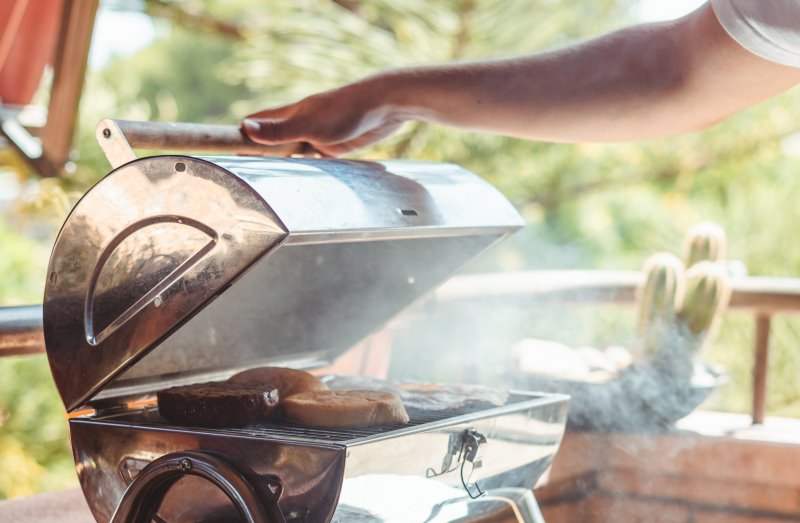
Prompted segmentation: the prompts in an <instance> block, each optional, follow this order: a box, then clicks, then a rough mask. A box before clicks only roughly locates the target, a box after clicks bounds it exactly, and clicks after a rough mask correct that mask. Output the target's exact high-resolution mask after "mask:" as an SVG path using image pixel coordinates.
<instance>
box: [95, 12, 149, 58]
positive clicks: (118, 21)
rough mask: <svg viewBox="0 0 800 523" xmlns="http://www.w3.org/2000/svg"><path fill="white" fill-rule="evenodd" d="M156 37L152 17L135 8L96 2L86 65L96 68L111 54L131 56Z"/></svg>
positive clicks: (110, 56) (111, 55)
mask: <svg viewBox="0 0 800 523" xmlns="http://www.w3.org/2000/svg"><path fill="white" fill-rule="evenodd" d="M155 36H156V28H155V25H154V24H153V20H152V19H151V18H150V17H149V16H147V15H146V14H144V13H143V12H142V11H141V10H139V11H128V10H122V9H114V8H113V7H108V6H106V5H105V4H101V5H100V9H99V10H98V12H97V19H96V20H95V22H94V34H93V35H92V47H91V51H90V52H89V66H90V67H92V68H98V67H102V66H103V65H105V64H106V63H107V62H108V61H109V60H110V59H111V58H112V57H113V56H115V55H131V54H133V53H135V52H136V51H138V50H139V49H141V48H142V47H144V46H146V45H147V44H148V43H150V42H151V41H152V40H153V38H155Z"/></svg>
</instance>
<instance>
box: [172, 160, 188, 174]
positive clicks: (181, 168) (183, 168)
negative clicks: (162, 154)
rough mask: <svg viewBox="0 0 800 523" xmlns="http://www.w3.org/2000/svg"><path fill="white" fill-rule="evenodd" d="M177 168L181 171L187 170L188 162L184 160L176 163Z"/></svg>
mask: <svg viewBox="0 0 800 523" xmlns="http://www.w3.org/2000/svg"><path fill="white" fill-rule="evenodd" d="M175 170H176V171H178V172H179V173H182V172H183V171H185V170H186V164H185V163H183V162H178V163H176V164H175Z"/></svg>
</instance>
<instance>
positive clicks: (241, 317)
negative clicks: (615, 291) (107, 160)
mask: <svg viewBox="0 0 800 523" xmlns="http://www.w3.org/2000/svg"><path fill="white" fill-rule="evenodd" d="M521 225H522V220H521V218H520V216H519V215H518V213H517V212H516V211H515V210H514V208H513V207H512V206H511V205H510V204H509V202H508V201H507V200H506V199H505V198H504V197H503V196H502V195H500V193H499V192H497V191H496V190H495V189H494V188H492V187H491V186H490V185H488V184H487V183H486V182H484V181H482V180H480V179H479V178H478V177H476V176H475V175H473V174H471V173H469V172H467V171H465V170H463V169H461V168H459V167H457V166H454V165H447V164H434V163H421V162H401V161H387V162H355V161H345V160H319V159H317V160H315V159H280V158H269V159H267V158H238V157H208V158H193V157H187V156H156V157H149V158H143V159H140V160H135V161H132V162H130V163H128V164H125V165H123V166H122V167H119V168H117V169H116V170H114V171H112V172H111V174H109V175H108V176H107V177H105V178H104V179H103V180H101V181H100V182H99V183H98V184H97V185H96V186H95V187H93V188H92V189H91V190H90V191H89V192H88V193H87V194H86V195H85V196H84V197H83V198H82V199H81V200H80V202H79V203H78V204H77V205H76V206H75V208H74V209H73V210H72V212H71V214H70V215H69V217H68V218H67V220H66V222H65V224H64V226H63V228H62V230H61V232H60V234H59V236H58V238H57V240H56V243H55V246H54V248H53V253H52V256H51V260H50V266H49V269H48V274H49V278H48V282H47V285H46V290H45V298H44V334H45V342H46V346H47V353H48V358H49V361H50V365H51V369H52V372H53V376H54V379H55V382H56V385H57V386H58V389H59V392H60V394H61V397H62V399H63V401H64V404H65V406H66V407H67V409H68V410H74V409H76V408H78V407H80V406H82V405H84V404H86V402H88V401H90V400H93V401H94V400H101V399H104V398H105V399H108V398H117V399H118V398H123V397H130V396H131V395H133V394H141V393H151V392H153V391H155V390H158V389H159V388H163V387H164V386H167V385H168V384H169V385H171V384H176V383H180V382H183V381H200V380H207V379H214V378H220V379H221V378H224V377H225V376H227V375H229V374H231V373H233V372H235V371H238V370H240V369H243V368H247V367H253V366H257V365H264V364H283V365H292V366H302V365H306V364H310V362H315V363H317V364H320V363H322V362H327V361H331V360H332V359H333V358H334V357H336V356H337V355H338V354H341V353H342V352H344V351H346V350H347V349H348V348H350V347H351V346H352V345H354V344H355V343H357V342H358V341H359V340H361V339H362V338H364V337H365V336H366V335H368V334H369V333H371V332H372V331H374V330H376V329H378V328H379V327H380V326H381V325H383V324H384V323H385V322H386V321H388V320H389V319H391V317H392V316H394V315H395V314H397V312H399V311H400V310H401V309H403V308H405V307H406V306H408V305H409V304H411V303H412V302H413V301H414V300H415V299H416V298H418V297H419V296H420V295H422V294H423V293H425V292H426V291H428V290H430V289H431V288H433V287H435V286H436V285H438V284H439V283H441V282H442V281H444V280H445V279H446V278H447V277H448V276H449V275H450V274H452V273H453V272H454V271H455V270H457V269H458V268H460V267H461V266H462V265H463V264H464V263H466V262H467V261H468V260H469V259H471V258H472V257H473V256H475V255H476V254H478V253H479V252H481V251H482V250H483V249H485V248H486V247H488V246H489V245H491V244H492V243H494V242H495V241H497V240H498V239H500V238H501V237H503V236H505V235H507V234H509V233H510V232H512V231H514V230H516V229H518V228H519V227H521Z"/></svg>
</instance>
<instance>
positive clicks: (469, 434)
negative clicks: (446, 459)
mask: <svg viewBox="0 0 800 523" xmlns="http://www.w3.org/2000/svg"><path fill="white" fill-rule="evenodd" d="M486 443H487V442H486V436H484V435H483V434H481V433H480V432H478V431H477V430H475V429H467V430H466V432H465V433H464V446H463V447H462V454H463V456H464V460H463V461H462V462H461V484H462V485H463V486H464V490H466V491H467V494H469V497H471V498H472V499H476V498H479V497H481V496H483V495H484V494H486V493H485V492H484V491H482V490H481V488H480V486H478V483H477V482H475V483H470V478H471V477H472V473H473V472H474V471H475V469H479V468H481V467H482V466H483V451H484V448H485V447H486ZM467 463H469V464H470V466H469V467H468V466H467ZM465 469H468V470H465Z"/></svg>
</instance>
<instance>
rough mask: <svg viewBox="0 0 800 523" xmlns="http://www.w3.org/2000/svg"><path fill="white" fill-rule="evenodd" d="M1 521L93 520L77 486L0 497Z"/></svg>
mask: <svg viewBox="0 0 800 523" xmlns="http://www.w3.org/2000/svg"><path fill="white" fill-rule="evenodd" d="M0 521H9V522H11V521H13V522H15V523H28V522H31V523H33V522H36V523H94V517H92V513H91V512H90V511H89V507H88V506H87V505H86V500H85V499H84V498H83V493H82V492H81V490H80V489H79V488H74V489H69V490H61V491H58V492H48V493H46V494H37V495H36V496H28V497H24V498H15V499H8V500H5V501H0Z"/></svg>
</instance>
